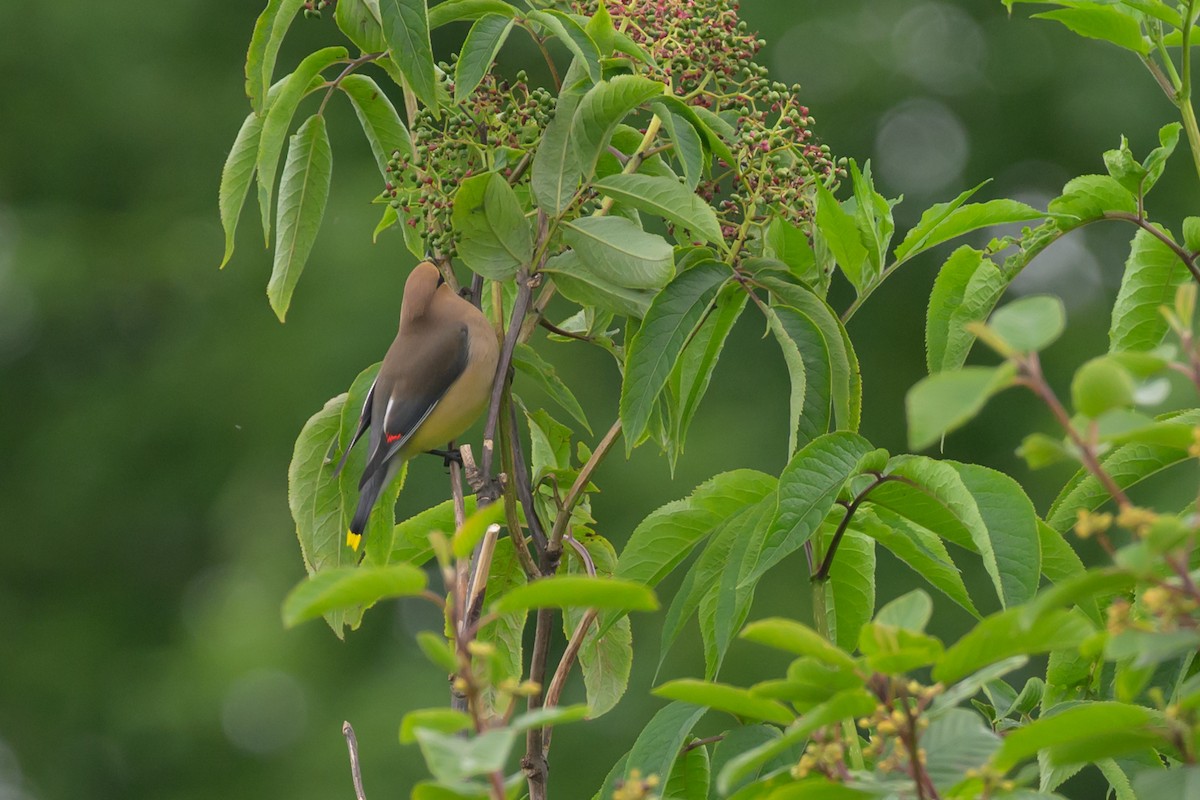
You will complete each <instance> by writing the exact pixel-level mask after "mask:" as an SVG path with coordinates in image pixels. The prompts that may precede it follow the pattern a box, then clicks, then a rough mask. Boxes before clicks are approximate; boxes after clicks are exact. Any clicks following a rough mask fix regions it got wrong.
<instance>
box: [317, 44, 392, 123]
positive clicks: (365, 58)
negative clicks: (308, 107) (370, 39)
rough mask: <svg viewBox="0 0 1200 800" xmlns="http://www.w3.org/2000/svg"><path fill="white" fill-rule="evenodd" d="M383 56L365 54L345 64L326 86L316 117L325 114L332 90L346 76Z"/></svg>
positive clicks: (381, 54)
mask: <svg viewBox="0 0 1200 800" xmlns="http://www.w3.org/2000/svg"><path fill="white" fill-rule="evenodd" d="M383 55H385V54H384V53H367V54H366V55H362V56H359V57H358V58H356V59H354V60H352V61H350V62H349V63H347V64H346V68H345V69H343V70H342V72H341V74H339V75H338V76H337V77H336V78H334V79H333V80H331V81H330V82H329V84H328V87H329V88H328V89H327V90H326V92H325V96H324V97H322V98H321V105H320V106H319V107H318V108H317V116H318V117H319V116H321V115H322V114H324V113H325V106H326V105H328V104H329V98H330V97H332V96H333V92H334V90H335V89H337V88H338V87H339V86H341V85H342V81H343V80H345V79H346V76H347V75H349V74H350V73H352V72H354V71H355V70H356V69H358V68H359V67H361V66H362V65H363V64H367V63H369V62H371V61H374V60H375V59H377V58H380V57H382V56H383Z"/></svg>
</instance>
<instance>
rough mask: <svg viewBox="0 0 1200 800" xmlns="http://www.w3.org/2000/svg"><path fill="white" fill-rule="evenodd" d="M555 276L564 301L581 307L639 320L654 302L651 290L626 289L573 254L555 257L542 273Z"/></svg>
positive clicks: (572, 252) (566, 253)
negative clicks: (594, 308) (593, 308)
mask: <svg viewBox="0 0 1200 800" xmlns="http://www.w3.org/2000/svg"><path fill="white" fill-rule="evenodd" d="M542 271H543V272H548V273H550V274H551V275H553V276H554V284H555V285H556V286H557V287H558V289H559V292H560V293H561V294H562V296H563V297H565V298H567V299H568V300H571V301H573V302H575V303H578V304H579V305H581V306H584V307H585V308H587V307H592V306H594V307H596V308H598V309H600V310H602V311H608V312H611V313H613V314H620V315H621V316H625V317H633V318H634V319H641V318H642V317H644V316H646V312H647V311H649V309H650V302H651V300H653V298H654V294H655V293H654V291H653V290H651V289H626V288H624V287H622V286H619V285H617V284H616V283H614V282H613V281H612V280H610V279H609V278H607V277H605V276H603V275H600V274H598V273H596V272H595V271H593V270H592V268H591V267H590V266H588V265H587V264H586V263H585V262H584V261H583V259H581V258H580V257H579V256H578V255H577V254H576V253H575V252H574V251H572V250H568V251H567V252H565V253H562V254H560V255H557V256H555V257H554V258H552V259H550V260H549V261H547V262H546V266H545V267H544V268H543V270H542Z"/></svg>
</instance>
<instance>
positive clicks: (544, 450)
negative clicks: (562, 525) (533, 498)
mask: <svg viewBox="0 0 1200 800" xmlns="http://www.w3.org/2000/svg"><path fill="white" fill-rule="evenodd" d="M525 418H526V420H528V422H529V438H530V448H529V449H530V451H531V452H530V461H531V462H532V464H531V466H532V467H533V482H534V484H535V485H536V484H538V483H540V482H541V481H542V479H544V478H545V477H546V476H547V475H549V474H551V473H555V472H557V471H559V470H565V469H570V467H571V429H570V428H568V427H567V426H566V425H563V424H562V423H561V422H559V421H558V420H556V419H554V417H552V416H550V414H549V412H547V411H546V409H544V408H539V409H537V410H536V411H529V410H526V411H525ZM550 515H551V516H552V515H553V512H551V514H550Z"/></svg>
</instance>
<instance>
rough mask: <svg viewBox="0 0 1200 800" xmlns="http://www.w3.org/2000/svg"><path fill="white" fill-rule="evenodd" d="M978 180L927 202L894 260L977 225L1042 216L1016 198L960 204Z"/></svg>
mask: <svg viewBox="0 0 1200 800" xmlns="http://www.w3.org/2000/svg"><path fill="white" fill-rule="evenodd" d="M983 185H984V184H982V183H981V184H979V185H978V186H976V187H975V188H974V189H968V190H967V191H965V192H963V193H962V194H960V195H959V196H958V197H956V198H954V199H953V200H951V201H950V202H948V203H937V204H935V205H932V206H930V207H929V208H928V209H927V210H926V211H925V213H924V214H922V215H921V219H920V221H919V222H917V224H916V225H915V226H914V227H913V228H911V229H910V230H909V232H908V233H907V234H906V235H905V237H904V241H902V242H901V243H900V244H899V245H898V246H897V247H896V251H895V253H894V254H893V255H895V257H896V261H898V262H899V261H907V260H908V259H910V258H912V257H913V256H915V255H917V254H918V253H923V252H925V251H926V250H929V249H930V248H932V247H936V246H937V245H939V244H941V243H942V242H946V241H949V240H950V239H953V238H955V237H957V236H962V235H964V234H967V233H971V232H972V231H977V230H979V229H980V228H987V227H989V226H992V225H1004V224H1006V223H1010V222H1025V221H1027V220H1032V219H1040V218H1042V217H1044V216H1045V214H1043V213H1042V212H1041V211H1038V210H1037V209H1036V208H1033V207H1032V206H1028V205H1025V204H1024V203H1020V202H1017V201H1016V200H1004V199H1001V200H988V201H987V202H984V203H971V204H969V205H964V203H966V201H967V199H968V198H970V197H971V195H973V194H975V193H976V192H978V191H979V190H980V189H981V188H983Z"/></svg>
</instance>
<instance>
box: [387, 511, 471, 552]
mask: <svg viewBox="0 0 1200 800" xmlns="http://www.w3.org/2000/svg"><path fill="white" fill-rule="evenodd" d="M464 501H465V502H464V505H465V506H466V513H467V514H473V513H474V512H475V495H468V496H467V497H465V498H464ZM454 528H455V525H454V501H453V500H444V501H443V502H441V503H438V504H437V505H436V506H434V507H432V508H427V509H425V510H424V511H422V512H420V513H419V514H416V515H414V516H412V517H410V518H409V519H406V520H404V521H403V522H401V523H398V524H397V525H396V527H395V529H394V533H393V537H392V539H393V549H392V554H391V556H390V557H389V558H388V562H389V563H391V562H396V561H400V562H404V563H409V564H413V565H415V566H421V565H422V564H424V563H425V562H426V561H428V560H429V559H430V558H431V557H432V556H433V551H432V550H431V549H430V547H429V534H430V533H431V532H433V531H438V532H439V533H442V534H445V535H447V536H450V535H452V534H453V533H454Z"/></svg>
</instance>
